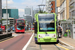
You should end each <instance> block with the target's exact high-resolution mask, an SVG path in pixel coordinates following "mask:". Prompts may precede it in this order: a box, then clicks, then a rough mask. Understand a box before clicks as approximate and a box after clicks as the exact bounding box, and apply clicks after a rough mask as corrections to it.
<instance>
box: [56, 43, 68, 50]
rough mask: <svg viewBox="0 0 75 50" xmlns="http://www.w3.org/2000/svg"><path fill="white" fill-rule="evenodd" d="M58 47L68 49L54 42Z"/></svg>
mask: <svg viewBox="0 0 75 50" xmlns="http://www.w3.org/2000/svg"><path fill="white" fill-rule="evenodd" d="M56 45H57V46H58V47H61V48H63V49H65V50H69V49H67V48H65V47H62V46H60V45H58V44H56Z"/></svg>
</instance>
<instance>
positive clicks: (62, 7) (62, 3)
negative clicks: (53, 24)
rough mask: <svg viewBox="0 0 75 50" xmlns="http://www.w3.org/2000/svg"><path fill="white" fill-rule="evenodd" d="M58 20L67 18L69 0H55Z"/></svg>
mask: <svg viewBox="0 0 75 50" xmlns="http://www.w3.org/2000/svg"><path fill="white" fill-rule="evenodd" d="M57 7H58V20H64V19H65V20H68V19H69V0H57Z"/></svg>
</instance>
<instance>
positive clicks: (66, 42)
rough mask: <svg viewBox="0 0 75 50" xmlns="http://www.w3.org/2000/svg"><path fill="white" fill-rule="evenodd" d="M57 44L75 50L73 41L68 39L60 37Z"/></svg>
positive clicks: (74, 40) (74, 41)
mask: <svg viewBox="0 0 75 50" xmlns="http://www.w3.org/2000/svg"><path fill="white" fill-rule="evenodd" d="M59 42H60V43H62V44H64V45H67V46H70V47H72V48H73V49H74V50H75V39H72V38H69V37H62V38H59Z"/></svg>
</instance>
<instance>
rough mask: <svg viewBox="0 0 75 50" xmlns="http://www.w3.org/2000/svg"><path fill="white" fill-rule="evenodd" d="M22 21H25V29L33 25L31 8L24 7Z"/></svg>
mask: <svg viewBox="0 0 75 50" xmlns="http://www.w3.org/2000/svg"><path fill="white" fill-rule="evenodd" d="M24 19H25V20H26V27H27V26H29V28H30V27H31V25H32V23H33V9H32V8H31V7H25V13H24Z"/></svg>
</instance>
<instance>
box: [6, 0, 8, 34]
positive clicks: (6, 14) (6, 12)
mask: <svg viewBox="0 0 75 50" xmlns="http://www.w3.org/2000/svg"><path fill="white" fill-rule="evenodd" d="M6 17H7V19H6V20H7V26H6V29H7V30H6V33H8V11H7V0H6Z"/></svg>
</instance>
